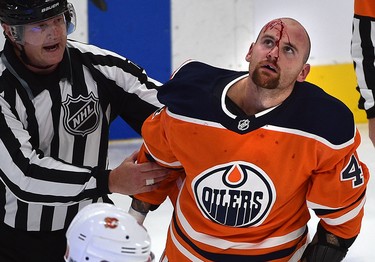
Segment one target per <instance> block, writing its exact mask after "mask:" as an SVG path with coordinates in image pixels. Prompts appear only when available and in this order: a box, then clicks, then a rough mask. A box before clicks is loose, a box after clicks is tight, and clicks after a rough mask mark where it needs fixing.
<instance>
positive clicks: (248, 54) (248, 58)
mask: <svg viewBox="0 0 375 262" xmlns="http://www.w3.org/2000/svg"><path fill="white" fill-rule="evenodd" d="M253 46H254V43H251V45H250V48H249V51H248V52H247V54H246V57H245V60H246V61H247V62H250V57H251V54H252V53H253Z"/></svg>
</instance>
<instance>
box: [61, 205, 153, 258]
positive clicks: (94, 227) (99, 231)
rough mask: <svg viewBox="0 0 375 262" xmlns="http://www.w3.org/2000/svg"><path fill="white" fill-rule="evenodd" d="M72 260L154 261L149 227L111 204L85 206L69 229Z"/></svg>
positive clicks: (69, 247)
mask: <svg viewBox="0 0 375 262" xmlns="http://www.w3.org/2000/svg"><path fill="white" fill-rule="evenodd" d="M66 238H67V252H66V255H65V260H66V261H68V262H128V261H129V262H146V261H153V254H152V253H151V240H150V236H149V235H148V233H147V231H146V230H145V229H144V228H143V227H142V226H141V225H139V224H138V223H137V221H136V220H135V218H133V217H132V216H131V215H129V214H128V213H127V212H126V211H124V210H122V209H120V208H118V207H115V206H114V205H111V204H105V203H94V204H90V205H88V206H86V207H84V208H83V209H82V210H81V211H80V212H78V214H77V215H76V217H75V218H74V219H73V221H72V223H71V224H70V226H69V228H68V231H67V233H66Z"/></svg>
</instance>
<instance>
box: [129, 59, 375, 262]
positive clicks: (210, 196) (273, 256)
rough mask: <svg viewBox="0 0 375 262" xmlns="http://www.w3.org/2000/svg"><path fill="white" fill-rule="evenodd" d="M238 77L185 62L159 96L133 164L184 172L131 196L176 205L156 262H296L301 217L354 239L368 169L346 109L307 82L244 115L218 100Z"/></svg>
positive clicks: (303, 235)
mask: <svg viewBox="0 0 375 262" xmlns="http://www.w3.org/2000/svg"><path fill="white" fill-rule="evenodd" d="M247 76H248V73H247V72H235V71H230V70H225V69H219V68H215V67H211V66H209V65H206V64H202V63H199V62H190V63H188V64H186V65H184V66H183V67H182V68H180V69H179V70H178V71H177V72H176V73H175V75H174V77H173V78H172V79H171V80H170V81H169V82H167V83H166V84H165V85H164V86H163V87H162V88H161V90H160V91H159V99H160V101H161V102H162V103H163V104H164V105H166V107H165V108H163V109H160V110H159V111H157V112H155V113H154V114H153V115H152V116H150V118H149V119H148V120H147V121H146V122H145V123H144V126H143V129H142V136H143V138H144V145H143V147H142V150H141V152H140V155H141V158H143V160H144V159H145V155H149V156H151V157H152V158H153V159H154V160H155V161H157V162H158V163H159V164H161V165H163V166H167V167H171V168H184V170H185V174H186V177H185V180H184V183H183V184H182V186H181V188H180V190H179V191H178V192H179V194H178V196H177V197H176V198H175V197H174V196H175V194H176V192H177V191H176V190H177V189H178V186H177V184H176V183H174V182H173V180H172V181H171V179H177V180H178V179H181V177H182V175H181V172H180V173H176V175H175V176H174V177H173V178H171V179H170V180H168V181H166V182H165V184H164V186H162V187H161V188H160V189H158V190H156V191H154V192H150V193H144V194H140V195H137V196H135V197H136V198H138V199H140V200H143V201H146V202H149V203H152V204H155V205H158V204H160V203H162V202H163V200H164V199H165V198H166V197H167V196H168V195H170V196H171V197H172V202H174V203H175V210H174V213H173V218H172V221H171V224H170V228H169V230H168V237H167V243H166V250H165V254H164V258H163V259H164V260H162V261H178V262H182V261H231V262H235V261H299V259H300V258H301V255H302V253H303V250H304V247H305V245H306V242H307V230H308V229H307V222H308V220H309V219H310V215H309V211H308V208H309V207H310V208H312V209H313V210H314V211H315V213H316V215H317V216H319V217H320V218H321V222H320V223H321V224H322V225H323V226H324V228H325V229H326V230H328V231H330V232H332V233H334V234H335V235H337V236H340V237H343V238H351V237H354V236H356V235H357V234H358V233H359V232H360V227H361V219H362V216H363V205H364V203H365V188H366V184H367V181H368V177H369V174H368V170H367V168H366V166H365V165H364V164H363V163H361V162H360V161H359V159H358V156H357V153H356V149H357V147H358V145H359V143H360V135H359V133H358V131H357V130H356V128H355V124H354V121H353V116H352V113H351V112H350V110H349V109H348V108H347V107H346V106H345V105H344V104H343V103H341V102H340V101H338V100H337V99H335V98H333V97H331V96H329V95H328V94H326V93H325V92H324V91H323V90H321V89H320V88H318V87H316V86H315V85H312V84H310V83H307V82H303V83H296V85H295V88H294V91H293V92H292V94H291V95H290V96H289V97H288V98H287V99H286V100H285V101H284V102H283V103H282V104H281V105H279V106H277V107H275V108H271V109H269V110H266V111H264V112H261V113H258V114H256V115H253V116H247V115H245V114H244V113H242V112H241V110H239V109H238V108H236V106H235V105H234V104H233V103H232V102H231V101H230V100H228V98H227V96H226V93H227V91H228V89H229V87H230V86H231V85H232V84H233V83H234V82H236V81H239V80H240V79H242V78H244V77H247Z"/></svg>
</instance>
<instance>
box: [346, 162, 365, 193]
mask: <svg viewBox="0 0 375 262" xmlns="http://www.w3.org/2000/svg"><path fill="white" fill-rule="evenodd" d="M341 180H342V181H347V180H352V186H353V188H356V187H359V186H361V185H363V182H364V179H363V173H362V168H361V166H360V165H359V163H358V160H357V158H356V157H355V156H354V155H352V156H351V158H350V161H349V163H348V165H347V166H346V167H345V168H344V170H343V171H342V172H341Z"/></svg>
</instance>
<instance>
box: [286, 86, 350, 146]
mask: <svg viewBox="0 0 375 262" xmlns="http://www.w3.org/2000/svg"><path fill="white" fill-rule="evenodd" d="M290 103H291V108H292V109H293V111H294V112H296V113H295V114H294V116H293V122H294V123H295V125H297V126H298V127H299V128H301V129H302V131H307V132H309V133H312V134H314V135H318V136H319V137H322V138H324V139H326V140H328V141H330V142H331V143H333V144H342V143H345V142H347V141H348V140H350V139H352V138H353V137H354V136H355V122H354V116H353V113H352V112H351V110H350V109H349V108H348V107H347V106H346V105H345V104H344V103H343V102H342V101H340V100H339V99H337V98H336V97H333V96H332V95H330V94H328V93H327V92H325V91H324V90H323V89H322V88H320V87H318V86H317V85H315V84H312V83H309V82H306V81H305V82H297V83H296V85H295V90H294V91H293V93H292V96H291V101H290Z"/></svg>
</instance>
